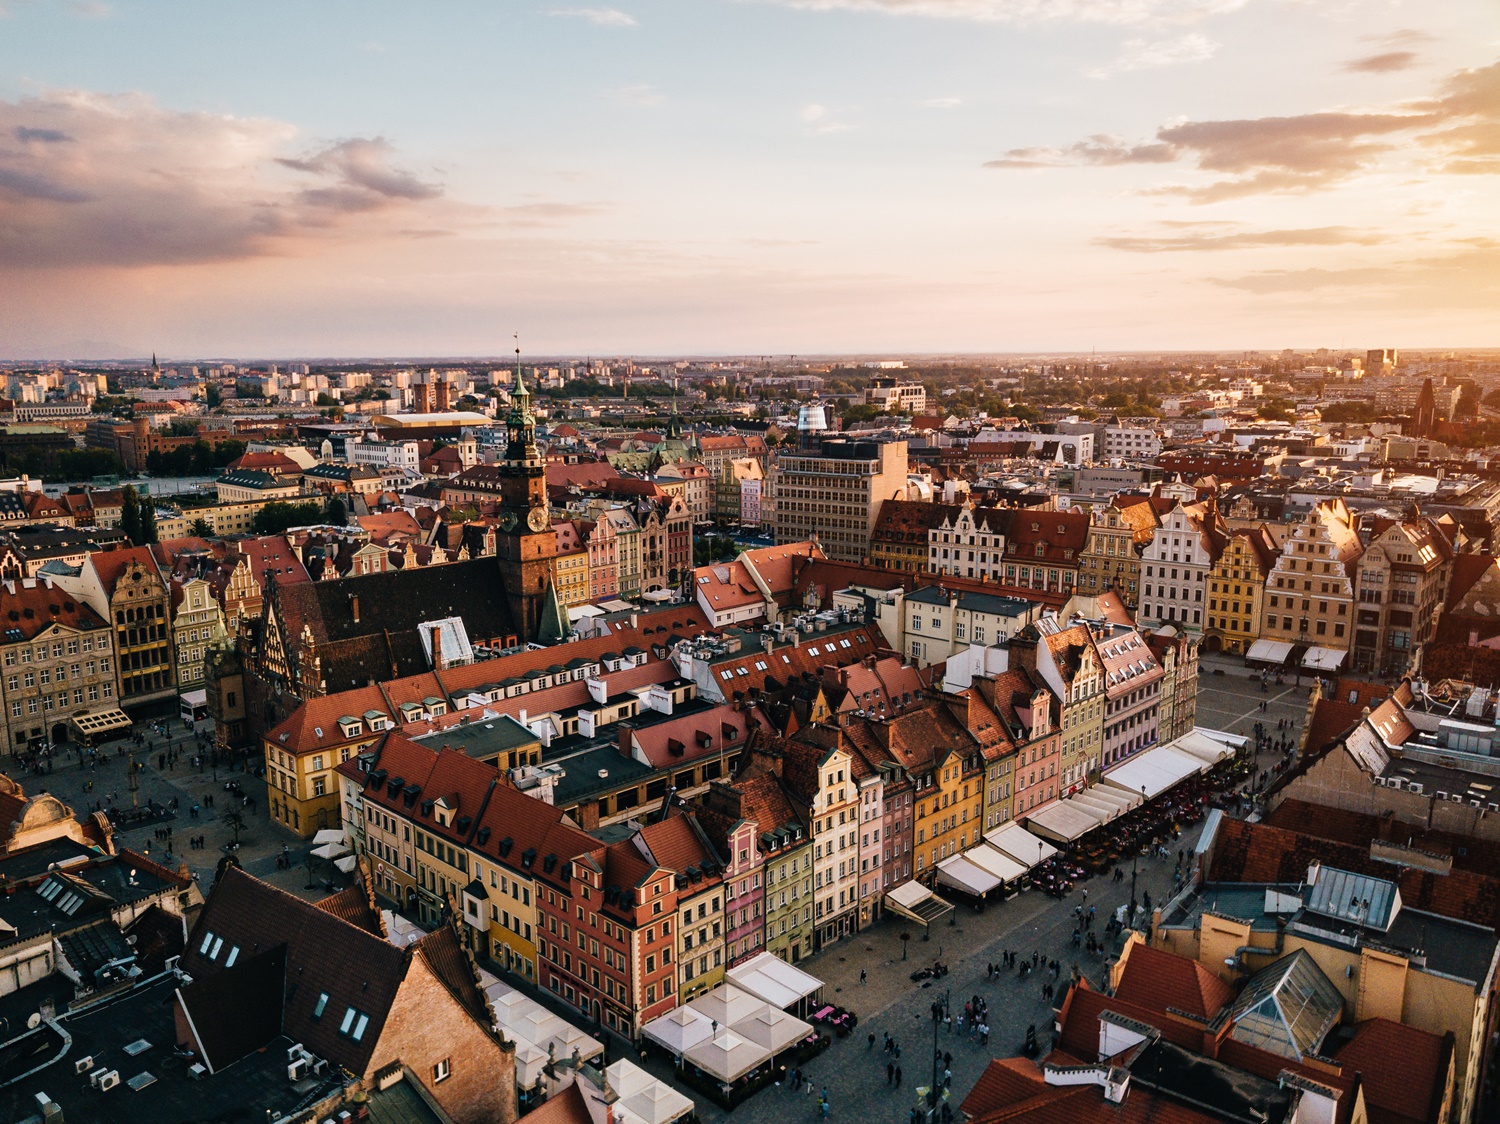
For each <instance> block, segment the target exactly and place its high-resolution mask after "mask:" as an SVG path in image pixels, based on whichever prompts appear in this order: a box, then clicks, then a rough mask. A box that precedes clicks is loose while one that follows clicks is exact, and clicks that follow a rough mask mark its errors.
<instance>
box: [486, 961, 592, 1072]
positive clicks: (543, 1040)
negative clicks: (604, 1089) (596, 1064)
mask: <svg viewBox="0 0 1500 1124" xmlns="http://www.w3.org/2000/svg"><path fill="white" fill-rule="evenodd" d="M486 977H487V978H486ZM480 982H481V983H482V984H483V985H484V997H485V999H486V1000H487V1001H488V1002H489V1006H490V1012H491V1014H493V1015H494V1017H495V1025H496V1026H497V1027H498V1028H499V1029H500V1030H502V1031H504V1032H505V1034H506V1036H507V1037H509V1038H515V1039H517V1040H518V1041H525V1042H526V1043H528V1044H530V1045H532V1046H535V1047H536V1048H537V1049H538V1050H540V1051H541V1052H542V1053H543V1054H544V1055H546V1056H548V1057H551V1058H553V1059H554V1060H556V1061H559V1062H569V1063H577V1064H582V1063H583V1062H588V1061H592V1060H593V1059H594V1058H597V1057H600V1056H602V1055H603V1053H604V1044H603V1043H602V1042H600V1041H599V1040H598V1039H597V1038H591V1037H589V1036H588V1035H587V1034H585V1033H584V1032H583V1031H581V1030H579V1029H578V1028H577V1027H576V1026H574V1025H573V1024H572V1023H570V1022H568V1021H567V1020H566V1019H563V1018H561V1017H559V1016H558V1015H554V1014H553V1013H552V1012H551V1011H549V1010H548V1009H547V1008H546V1007H543V1006H542V1005H541V1004H540V1003H538V1002H537V1001H536V1000H534V999H532V998H531V997H529V996H527V995H523V994H522V993H521V992H519V991H517V990H516V989H515V988H513V987H511V986H510V985H509V984H507V983H504V982H502V981H501V980H498V979H496V978H495V977H494V976H492V975H489V973H484V974H482V975H481V977H480Z"/></svg>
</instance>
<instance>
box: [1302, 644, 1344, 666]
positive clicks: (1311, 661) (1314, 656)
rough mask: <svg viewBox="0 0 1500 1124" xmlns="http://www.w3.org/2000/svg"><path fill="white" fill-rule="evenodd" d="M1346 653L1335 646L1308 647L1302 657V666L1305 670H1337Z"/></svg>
mask: <svg viewBox="0 0 1500 1124" xmlns="http://www.w3.org/2000/svg"><path fill="white" fill-rule="evenodd" d="M1347 655H1348V653H1347V652H1341V651H1339V650H1338V649H1337V648H1309V649H1308V650H1307V654H1306V655H1304V656H1303V657H1302V667H1303V668H1304V670H1307V671H1337V670H1338V669H1339V668H1341V667H1342V666H1343V665H1344V657H1345V656H1347Z"/></svg>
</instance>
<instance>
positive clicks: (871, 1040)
mask: <svg viewBox="0 0 1500 1124" xmlns="http://www.w3.org/2000/svg"><path fill="white" fill-rule="evenodd" d="M865 1049H866V1050H873V1049H875V1032H874V1031H873V1030H872V1031H870V1044H869V1045H868V1046H866V1047H865Z"/></svg>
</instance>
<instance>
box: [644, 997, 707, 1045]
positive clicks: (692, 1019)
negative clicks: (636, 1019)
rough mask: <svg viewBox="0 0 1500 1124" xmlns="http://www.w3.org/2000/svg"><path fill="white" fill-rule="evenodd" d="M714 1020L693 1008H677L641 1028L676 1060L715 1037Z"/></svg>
mask: <svg viewBox="0 0 1500 1124" xmlns="http://www.w3.org/2000/svg"><path fill="white" fill-rule="evenodd" d="M713 1032H714V1024H713V1020H712V1019H710V1018H709V1017H708V1016H707V1015H705V1014H704V1013H703V1012H702V1011H698V1010H694V1009H693V1008H692V1007H675V1008H673V1009H672V1010H670V1011H668V1012H667V1013H666V1014H665V1015H658V1016H657V1017H656V1018H654V1019H652V1020H651V1021H650V1022H648V1023H646V1024H645V1025H644V1026H642V1027H641V1033H642V1034H644V1035H645V1036H646V1037H647V1038H649V1039H651V1041H652V1042H655V1043H656V1044H657V1045H658V1046H660V1047H661V1048H662V1049H663V1050H665V1051H666V1052H667V1053H669V1054H671V1055H672V1056H673V1057H674V1058H680V1057H682V1056H683V1055H684V1054H686V1053H687V1052H688V1051H689V1050H691V1049H692V1048H693V1047H694V1046H696V1045H698V1044H699V1043H700V1042H707V1041H708V1039H709V1038H710V1037H712V1036H713Z"/></svg>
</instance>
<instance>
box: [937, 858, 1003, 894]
mask: <svg viewBox="0 0 1500 1124" xmlns="http://www.w3.org/2000/svg"><path fill="white" fill-rule="evenodd" d="M937 880H938V881H939V882H941V883H942V884H943V885H945V886H952V887H953V888H954V889H955V890H961V891H963V892H964V893H965V894H969V895H971V896H973V897H976V898H982V897H984V895H985V894H988V893H989V892H990V891H991V890H993V889H995V888H996V887H997V886H999V885H1001V880H1000V879H999V878H997V877H995V876H994V875H993V874H991V873H990V872H989V871H987V870H985V869H984V868H983V867H981V866H978V865H976V864H975V863H972V862H970V861H969V860H968V859H967V858H965V857H964V856H963V855H949V856H948V857H947V858H946V859H944V860H943V861H942V862H940V863H938V868H937Z"/></svg>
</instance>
